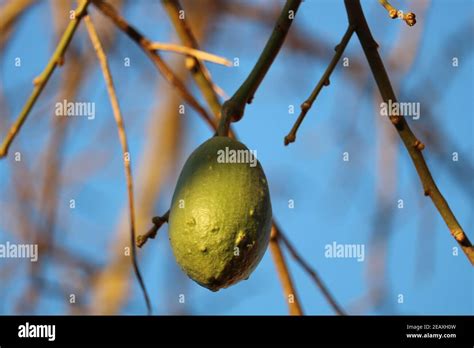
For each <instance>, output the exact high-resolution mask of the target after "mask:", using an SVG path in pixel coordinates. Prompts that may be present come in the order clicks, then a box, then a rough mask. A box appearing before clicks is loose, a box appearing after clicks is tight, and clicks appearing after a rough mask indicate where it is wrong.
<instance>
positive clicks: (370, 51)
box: [344, 0, 474, 265]
mask: <svg viewBox="0 0 474 348" xmlns="http://www.w3.org/2000/svg"><path fill="white" fill-rule="evenodd" d="M344 3H345V6H346V10H347V16H348V19H349V23H350V24H352V25H354V26H355V28H356V33H357V36H358V37H359V41H360V43H361V45H362V49H363V50H364V53H365V56H366V58H367V61H368V63H369V66H370V69H371V71H372V75H373V76H374V79H375V82H376V83H377V86H378V89H379V91H380V94H381V96H382V99H383V100H384V102H386V103H388V102H389V101H391V102H392V103H394V102H397V98H396V96H395V92H394V91H393V88H392V84H391V83H390V79H389V77H388V74H387V71H386V70H385V67H384V64H383V61H382V58H381V57H380V55H379V53H378V51H377V47H378V45H377V43H376V42H375V40H374V38H373V37H372V34H371V32H370V29H369V26H368V24H367V21H366V19H365V16H364V12H363V11H362V8H361V6H360V2H359V1H358V0H357V1H356V0H344ZM390 120H391V121H392V123H393V125H394V126H395V128H396V130H397V132H398V135H399V136H400V138H401V139H402V141H403V144H404V145H405V147H406V149H407V150H408V154H409V155H410V157H411V159H412V161H413V164H414V165H415V168H416V171H417V173H418V176H419V177H420V180H421V183H422V185H423V190H424V193H425V195H426V196H430V198H431V200H432V201H433V203H434V205H435V207H436V209H438V211H439V213H440V215H441V217H442V218H443V220H444V222H445V223H446V225H447V226H448V228H449V230H450V232H451V235H452V236H453V237H454V239H455V240H456V241H457V242H458V244H459V245H460V246H461V248H462V250H463V251H464V253H465V254H466V256H467V258H468V260H469V261H470V262H471V264H473V265H474V248H473V247H472V244H471V242H470V241H469V239H468V237H467V236H466V234H465V233H464V230H463V229H462V227H461V225H460V224H459V222H458V221H457V219H456V217H455V216H454V213H453V212H452V211H451V208H450V207H449V205H448V203H447V202H446V200H445V199H444V197H443V195H442V194H441V192H440V191H439V189H438V187H437V186H436V183H435V181H434V180H433V177H432V175H431V172H430V170H429V168H428V165H427V164H426V161H425V159H424V157H423V154H422V153H421V151H422V150H423V149H424V147H425V146H424V144H423V143H422V142H421V141H420V140H418V139H417V137H416V136H415V135H414V134H413V132H412V131H411V129H410V127H409V126H408V123H407V122H406V120H405V118H404V117H403V115H395V116H390Z"/></svg>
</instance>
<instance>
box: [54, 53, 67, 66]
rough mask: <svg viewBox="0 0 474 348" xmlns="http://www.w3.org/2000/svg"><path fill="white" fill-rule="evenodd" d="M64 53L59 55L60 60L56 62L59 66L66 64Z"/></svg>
mask: <svg viewBox="0 0 474 348" xmlns="http://www.w3.org/2000/svg"><path fill="white" fill-rule="evenodd" d="M64 61H65V60H64V55H61V56H59V57H58V60H57V61H56V64H58V66H63V65H64Z"/></svg>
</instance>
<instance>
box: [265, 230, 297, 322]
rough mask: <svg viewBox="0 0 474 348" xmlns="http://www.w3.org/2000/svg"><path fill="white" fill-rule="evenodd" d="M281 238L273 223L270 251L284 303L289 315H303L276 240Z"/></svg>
mask: <svg viewBox="0 0 474 348" xmlns="http://www.w3.org/2000/svg"><path fill="white" fill-rule="evenodd" d="M279 238H281V235H280V231H279V230H278V226H277V225H276V223H275V222H273V224H272V232H271V236H270V250H271V251H272V256H273V261H274V263H275V267H276V269H277V273H278V276H279V277H280V282H281V284H282V287H283V292H284V293H285V298H286V301H287V302H288V307H289V309H290V315H303V309H302V308H301V305H300V303H299V300H298V296H297V294H296V291H295V287H294V285H293V281H292V279H291V275H290V271H289V269H288V266H287V264H286V261H285V257H284V256H283V252H282V250H281V247H280V244H279V243H278V239H279Z"/></svg>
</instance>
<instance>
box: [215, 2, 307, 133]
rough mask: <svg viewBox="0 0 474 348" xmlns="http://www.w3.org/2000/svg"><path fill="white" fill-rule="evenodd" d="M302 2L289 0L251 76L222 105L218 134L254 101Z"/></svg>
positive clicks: (226, 130) (225, 129)
mask: <svg viewBox="0 0 474 348" xmlns="http://www.w3.org/2000/svg"><path fill="white" fill-rule="evenodd" d="M300 4H301V0H287V2H286V5H285V7H284V8H283V10H282V11H281V14H280V16H279V17H278V20H277V22H276V24H275V27H274V29H273V32H272V34H271V35H270V38H269V39H268V41H267V44H266V45H265V47H264V49H263V51H262V53H261V54H260V57H259V58H258V60H257V63H256V64H255V66H254V67H253V69H252V71H251V72H250V74H249V76H248V77H247V79H246V80H245V81H244V82H243V83H242V85H241V86H240V87H239V89H238V90H237V91H236V92H235V93H234V95H233V96H232V97H231V98H230V99H229V100H227V101H226V102H225V103H224V105H222V118H221V120H220V122H219V128H218V129H217V134H218V135H227V134H228V132H229V124H230V122H237V121H239V120H240V119H241V118H242V116H243V115H244V110H245V106H246V104H250V103H251V102H252V99H253V97H254V94H255V92H256V91H257V89H258V87H259V86H260V83H261V82H262V80H263V78H264V77H265V75H266V73H267V72H268V70H269V69H270V66H271V65H272V63H273V61H274V60H275V58H276V56H277V54H278V52H279V51H280V48H281V47H282V45H283V42H284V41H285V37H286V34H287V33H288V31H289V29H290V26H291V24H292V23H293V19H294V16H295V15H296V11H297V10H298V7H299V6H300Z"/></svg>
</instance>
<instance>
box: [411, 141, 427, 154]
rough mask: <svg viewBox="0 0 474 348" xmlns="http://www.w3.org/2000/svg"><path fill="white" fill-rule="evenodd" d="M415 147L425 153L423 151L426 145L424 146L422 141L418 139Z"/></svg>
mask: <svg viewBox="0 0 474 348" xmlns="http://www.w3.org/2000/svg"><path fill="white" fill-rule="evenodd" d="M413 147H414V148H415V149H417V150H419V151H423V149H424V148H425V144H423V143H422V142H421V141H419V140H418V139H416V140H415V143H414V144H413Z"/></svg>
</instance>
